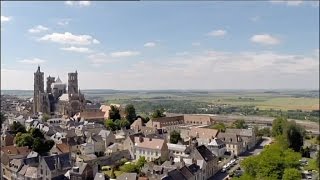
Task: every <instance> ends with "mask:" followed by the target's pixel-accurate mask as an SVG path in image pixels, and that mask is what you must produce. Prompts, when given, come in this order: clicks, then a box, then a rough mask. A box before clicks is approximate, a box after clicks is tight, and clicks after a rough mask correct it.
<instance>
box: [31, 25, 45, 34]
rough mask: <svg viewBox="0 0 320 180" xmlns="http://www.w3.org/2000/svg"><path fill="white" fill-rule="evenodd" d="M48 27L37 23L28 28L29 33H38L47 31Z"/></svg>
mask: <svg viewBox="0 0 320 180" xmlns="http://www.w3.org/2000/svg"><path fill="white" fill-rule="evenodd" d="M48 30H49V28H47V27H45V26H42V25H37V26H35V27H33V28H31V29H29V30H28V31H29V33H40V32H44V31H48Z"/></svg>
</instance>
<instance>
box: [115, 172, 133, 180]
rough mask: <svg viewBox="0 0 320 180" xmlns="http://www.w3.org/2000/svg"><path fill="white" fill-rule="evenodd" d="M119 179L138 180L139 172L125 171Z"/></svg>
mask: <svg viewBox="0 0 320 180" xmlns="http://www.w3.org/2000/svg"><path fill="white" fill-rule="evenodd" d="M117 180H137V173H123V174H121V175H120V176H119V177H117Z"/></svg>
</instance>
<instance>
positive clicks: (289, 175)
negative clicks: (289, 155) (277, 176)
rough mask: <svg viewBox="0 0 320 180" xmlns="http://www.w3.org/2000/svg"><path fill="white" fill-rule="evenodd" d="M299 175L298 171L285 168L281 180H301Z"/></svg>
mask: <svg viewBox="0 0 320 180" xmlns="http://www.w3.org/2000/svg"><path fill="white" fill-rule="evenodd" d="M301 178H302V176H301V173H300V171H299V170H297V169H294V168H287V169H285V170H284V174H283V178H282V179H283V180H296V179H301Z"/></svg>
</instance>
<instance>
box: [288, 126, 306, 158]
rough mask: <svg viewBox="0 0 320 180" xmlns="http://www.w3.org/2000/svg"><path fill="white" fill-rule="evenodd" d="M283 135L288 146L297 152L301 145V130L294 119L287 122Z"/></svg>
mask: <svg viewBox="0 0 320 180" xmlns="http://www.w3.org/2000/svg"><path fill="white" fill-rule="evenodd" d="M285 136H286V138H287V140H288V144H289V148H292V149H293V150H294V151H296V152H299V151H300V149H301V147H302V146H303V130H302V128H301V127H300V126H299V125H297V124H296V122H295V121H290V122H288V123H287V127H286V129H285Z"/></svg>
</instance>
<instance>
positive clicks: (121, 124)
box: [119, 119, 130, 128]
mask: <svg viewBox="0 0 320 180" xmlns="http://www.w3.org/2000/svg"><path fill="white" fill-rule="evenodd" d="M128 126H130V122H129V121H128V120H127V119H121V120H120V122H119V127H121V128H125V127H128Z"/></svg>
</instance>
